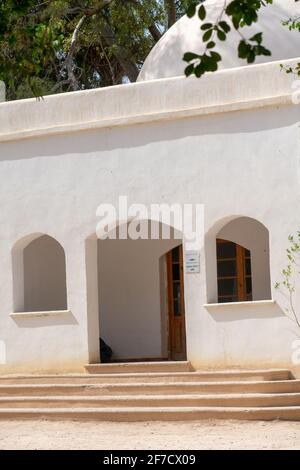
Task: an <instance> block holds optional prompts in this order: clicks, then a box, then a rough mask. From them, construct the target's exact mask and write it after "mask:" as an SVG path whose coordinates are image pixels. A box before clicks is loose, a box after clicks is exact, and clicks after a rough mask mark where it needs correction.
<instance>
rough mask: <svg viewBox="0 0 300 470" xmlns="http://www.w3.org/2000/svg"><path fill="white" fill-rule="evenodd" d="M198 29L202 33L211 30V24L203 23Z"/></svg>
mask: <svg viewBox="0 0 300 470" xmlns="http://www.w3.org/2000/svg"><path fill="white" fill-rule="evenodd" d="M200 28H201V29H202V31H206V30H207V29H212V28H213V24H212V23H204V24H203V25H201V27H200Z"/></svg>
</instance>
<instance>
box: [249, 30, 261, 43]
mask: <svg viewBox="0 0 300 470" xmlns="http://www.w3.org/2000/svg"><path fill="white" fill-rule="evenodd" d="M262 40H263V34H262V33H257V34H255V36H252V38H250V41H252V42H257V44H261V43H262Z"/></svg>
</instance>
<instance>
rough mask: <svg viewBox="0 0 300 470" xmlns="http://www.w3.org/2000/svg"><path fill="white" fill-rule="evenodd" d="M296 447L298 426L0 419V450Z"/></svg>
mask: <svg viewBox="0 0 300 470" xmlns="http://www.w3.org/2000/svg"><path fill="white" fill-rule="evenodd" d="M178 448H180V449H182V450H184V449H185V450H187V449H190V450H196V449H297V450H300V422H280V421H278V422H261V421H259V422H251V421H250V422H247V421H245V422H240V421H239V422H237V421H198V422H169V423H167V422H154V423H107V422H74V421H46V420H39V421H1V425H0V449H1V450H4V449H6V450H16V449H18V450H23V449H71V450H75V449H86V450H89V449H97V450H101V449H102V450H105V449H107V450H110V449H111V450H136V449H145V450H150V449H157V450H164V449H169V450H176V449H178Z"/></svg>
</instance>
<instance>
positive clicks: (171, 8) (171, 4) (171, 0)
mask: <svg viewBox="0 0 300 470" xmlns="http://www.w3.org/2000/svg"><path fill="white" fill-rule="evenodd" d="M164 3H165V9H166V11H167V14H168V28H171V26H173V24H174V23H176V20H177V17H176V4H175V0H164Z"/></svg>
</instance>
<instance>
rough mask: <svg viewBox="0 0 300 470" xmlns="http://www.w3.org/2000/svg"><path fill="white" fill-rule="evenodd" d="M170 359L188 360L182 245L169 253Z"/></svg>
mask: <svg viewBox="0 0 300 470" xmlns="http://www.w3.org/2000/svg"><path fill="white" fill-rule="evenodd" d="M167 270H168V308H169V359H170V360H173V361H183V360H186V332H185V306H184V273H183V252H182V245H181V246H179V247H177V248H174V249H173V250H172V251H170V252H169V253H168V254H167Z"/></svg>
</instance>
